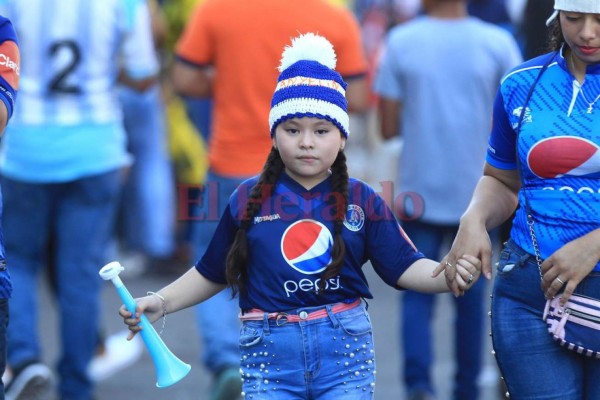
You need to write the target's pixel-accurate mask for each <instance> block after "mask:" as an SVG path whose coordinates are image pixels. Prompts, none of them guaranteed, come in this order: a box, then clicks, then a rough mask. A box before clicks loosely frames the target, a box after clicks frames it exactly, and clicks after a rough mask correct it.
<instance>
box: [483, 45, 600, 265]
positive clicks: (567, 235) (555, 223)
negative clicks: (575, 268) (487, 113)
mask: <svg viewBox="0 0 600 400" xmlns="http://www.w3.org/2000/svg"><path fill="white" fill-rule="evenodd" d="M550 58H553V59H552V61H551V62H550V64H549V66H548V68H547V70H546V71H545V72H544V73H543V75H542V76H541V78H540V80H539V82H538V83H537V85H536V87H535V91H534V92H533V95H532V96H531V99H530V100H529V102H528V103H527V107H526V108H525V111H524V112H525V114H524V117H523V122H522V125H521V129H520V133H519V145H518V149H519V159H520V163H521V165H522V171H521V173H522V179H523V180H524V184H523V187H522V189H521V191H520V192H519V204H520V207H519V209H518V210H517V212H516V216H515V219H514V221H513V227H512V232H511V237H512V238H513V240H515V241H516V242H517V244H518V245H519V246H521V247H522V248H523V249H525V250H526V251H527V252H529V253H530V254H535V251H534V249H533V245H532V238H531V235H530V232H529V228H528V225H527V221H526V213H525V210H524V207H525V199H524V196H527V199H528V201H529V204H530V206H531V209H532V210H533V218H534V221H535V222H534V229H535V235H536V238H537V241H538V243H539V246H540V251H541V255H542V258H547V257H549V256H550V255H552V254H553V253H554V252H555V251H556V250H558V249H559V248H560V247H562V246H563V245H564V244H566V243H568V242H570V241H573V240H575V239H577V238H579V237H581V236H583V235H585V234H587V233H588V232H590V231H593V230H595V229H599V228H600V101H599V99H600V64H595V65H588V67H587V71H586V75H585V81H584V83H583V84H582V85H579V83H578V82H577V80H576V79H575V77H574V76H573V75H572V74H571V72H570V71H569V69H568V67H567V63H568V60H566V59H565V58H564V57H563V51H562V50H561V51H560V52H559V53H550V54H545V55H542V56H540V57H537V58H534V59H532V60H530V61H528V62H526V63H524V64H522V65H521V66H519V67H517V68H515V69H513V70H512V71H511V72H510V73H508V74H507V75H506V77H505V78H504V80H503V82H502V84H501V86H500V90H499V92H498V94H497V97H496V102H495V105H494V121H493V127H492V133H491V137H490V141H489V147H488V152H487V161H488V163H489V164H491V165H492V166H494V167H496V168H501V169H515V168H517V164H516V157H515V154H516V151H515V139H516V128H517V124H518V120H519V116H520V115H521V112H522V110H523V107H524V103H525V99H526V97H527V94H528V92H529V89H530V87H531V86H532V84H533V82H534V81H535V80H536V78H537V76H538V74H539V73H540V70H541V69H542V67H543V65H544V64H545V63H546V62H547V61H548V60H549V59H550ZM594 101H595V102H594ZM595 270H596V271H600V263H598V265H596V268H595Z"/></svg>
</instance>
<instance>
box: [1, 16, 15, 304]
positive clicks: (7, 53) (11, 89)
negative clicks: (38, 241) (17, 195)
mask: <svg viewBox="0 0 600 400" xmlns="http://www.w3.org/2000/svg"><path fill="white" fill-rule="evenodd" d="M19 59H20V55H19V44H18V41H17V35H16V33H15V30H14V28H13V26H12V24H11V22H10V21H9V20H8V19H6V18H4V17H2V16H0V100H2V102H3V103H4V105H5V106H6V110H7V112H8V117H9V118H10V116H11V115H12V111H13V108H14V104H15V100H16V98H17V90H18V88H19V73H20V63H19ZM0 129H1V128H0ZM1 216H2V196H1V194H0V217H1ZM11 292H12V286H11V283H10V276H9V274H8V271H7V270H6V261H5V253H4V239H3V237H2V232H1V231H0V299H6V298H9V297H10V295H11Z"/></svg>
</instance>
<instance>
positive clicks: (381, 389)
mask: <svg viewBox="0 0 600 400" xmlns="http://www.w3.org/2000/svg"><path fill="white" fill-rule="evenodd" d="M368 278H369V282H370V284H371V287H372V290H373V293H374V295H375V299H374V300H372V301H370V307H369V311H370V313H371V317H372V320H373V324H374V330H375V345H376V355H377V364H378V368H377V385H376V390H375V393H376V395H375V399H376V400H389V399H403V398H404V391H403V388H402V385H401V382H400V380H399V378H398V377H399V376H400V373H401V372H400V362H399V359H400V351H399V346H398V337H399V333H398V331H399V329H398V321H399V297H400V294H399V293H398V292H396V291H395V290H393V289H391V288H389V287H388V286H386V285H385V284H384V283H382V281H381V280H380V279H379V278H378V277H377V276H376V275H375V274H374V272H373V271H372V269H371V268H370V267H368ZM171 279H172V277H168V276H164V275H152V274H146V275H142V276H138V277H135V278H133V277H132V278H125V277H124V278H123V281H124V282H125V284H126V286H127V288H128V289H129V291H130V292H131V293H132V295H133V296H134V297H136V296H140V295H142V294H143V293H145V292H146V291H147V290H157V289H159V288H160V287H162V286H164V285H165V284H166V283H168V282H170V280H171ZM40 288H41V289H40V290H42V293H43V296H42V301H43V304H44V305H45V306H43V312H42V313H41V314H42V315H43V319H42V321H41V325H40V328H41V329H42V331H43V332H44V338H45V339H44V340H45V343H44V346H45V358H46V361H47V362H48V363H49V364H50V365H51V364H52V363H53V362H55V360H56V354H57V346H58V343H57V341H56V339H57V337H56V329H55V328H56V315H55V311H54V308H53V307H52V306H48V305H50V304H51V302H50V301H49V299H48V296H47V290H46V288H45V286H44V285H41V286H40ZM120 304H121V301H120V299H119V297H118V295H117V292H116V291H115V289H114V287H113V286H112V284H110V283H106V287H105V289H104V292H103V306H104V308H105V312H104V315H103V321H104V322H103V323H104V326H105V327H106V330H107V333H109V334H116V333H118V332H120V331H122V330H123V325H122V322H121V320H120V318H119V317H118V316H117V314H116V313H117V309H118V307H119V305H120ZM451 304H452V301H451V298H450V295H449V294H444V295H440V296H439V298H438V305H437V307H438V308H437V317H436V319H435V332H436V336H435V337H436V357H437V362H436V364H435V367H434V371H433V374H434V377H435V381H436V384H437V386H438V388H439V393H438V399H439V400H450V396H449V392H450V386H449V385H450V377H451V376H452V374H453V369H454V366H453V361H452V351H451V345H450V343H451V341H452V333H451V331H450V330H449V327H450V324H451V319H452V316H453V308H452V307H451ZM156 329H157V330H160V325H159V324H157V325H156ZM162 337H163V340H164V342H165V343H166V345H167V346H168V347H169V349H170V350H171V351H172V352H173V353H174V354H175V355H176V356H177V357H179V358H180V359H181V360H183V361H185V362H187V363H189V364H191V365H192V370H191V372H190V373H189V375H188V376H186V377H185V378H184V379H183V380H181V381H180V382H178V383H177V384H175V385H173V386H170V387H168V388H157V387H155V383H156V372H155V367H154V364H153V363H152V360H151V358H150V356H149V354H148V352H147V350H146V349H145V347H143V348H141V349H140V351H141V354H140V357H139V358H138V359H137V361H135V363H134V364H133V365H131V366H129V367H127V368H125V369H123V370H120V371H119V372H117V373H116V374H113V375H111V376H109V377H107V378H106V379H104V380H102V381H100V382H99V383H98V387H97V397H96V398H97V400H129V399H132V398H141V399H145V400H159V399H165V400H167V399H168V400H188V399H189V400H192V399H193V400H204V399H207V398H208V396H207V393H208V390H209V387H210V377H209V375H208V374H207V372H206V370H204V369H203V367H202V366H201V365H200V363H199V361H198V360H199V357H200V351H201V348H200V341H199V340H198V332H197V330H196V324H195V322H194V314H193V312H192V311H191V310H184V311H181V312H179V313H177V314H172V315H169V317H168V321H167V326H166V329H165V331H164V332H163V336H162ZM488 342H489V341H488ZM488 346H489V345H488ZM133 347H135V346H133ZM133 347H132V349H133ZM132 351H133V350H132ZM486 365H487V367H486V369H485V370H484V371H483V373H482V379H481V380H482V395H481V400H499V396H498V395H497V393H498V390H497V388H496V382H497V373H496V369H495V366H494V364H493V360H492V358H491V356H490V355H489V351H486Z"/></svg>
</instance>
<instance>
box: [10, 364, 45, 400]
mask: <svg viewBox="0 0 600 400" xmlns="http://www.w3.org/2000/svg"><path fill="white" fill-rule="evenodd" d="M13 374H14V375H13V378H12V379H11V381H10V383H9V384H8V386H6V400H47V399H50V398H52V381H53V379H52V371H50V368H48V367H47V366H46V365H44V364H41V363H38V362H36V363H31V364H28V365H26V366H24V367H22V368H17V369H15V370H13Z"/></svg>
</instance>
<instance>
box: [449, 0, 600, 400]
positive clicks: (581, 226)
mask: <svg viewBox="0 0 600 400" xmlns="http://www.w3.org/2000/svg"><path fill="white" fill-rule="evenodd" d="M548 25H549V27H550V31H551V38H550V39H551V40H550V44H551V46H552V51H551V52H549V53H547V54H544V55H541V56H539V57H537V58H534V59H532V60H529V61H527V62H525V63H524V64H522V65H520V66H518V67H516V68H514V69H513V70H512V71H510V72H509V73H508V74H507V75H506V76H505V77H504V79H503V81H502V83H501V86H500V89H499V91H498V94H497V98H496V102H495V106H494V118H493V121H494V122H493V127H492V131H491V136H490V139H489V147H488V152H487V163H486V165H485V169H484V173H483V177H482V178H481V180H480V182H479V184H478V186H477V188H476V190H475V192H474V194H473V197H472V200H471V203H470V205H469V207H468V208H467V210H466V212H465V213H464V215H463V216H462V218H461V224H460V228H459V231H458V234H457V236H456V238H455V241H454V244H453V246H452V248H451V250H450V252H449V254H448V255H447V257H446V260H447V261H448V262H450V263H452V262H453V260H455V259H456V257H457V256H460V255H461V254H464V253H468V254H476V255H478V256H479V257H480V259H481V261H482V265H483V273H484V275H485V276H486V277H488V278H490V277H491V263H490V255H491V248H490V242H489V237H488V235H487V233H486V231H489V230H490V229H492V228H494V227H496V226H498V225H500V224H501V223H502V222H504V221H505V220H507V219H508V218H509V217H510V216H511V215H512V213H513V212H514V211H515V209H516V213H515V217H514V219H513V224H512V229H511V232H510V239H509V240H508V242H507V243H506V245H505V247H504V249H503V251H502V253H501V254H500V259H499V262H498V265H497V271H496V272H497V276H496V278H495V283H494V290H493V295H492V312H491V316H492V340H493V347H494V350H495V354H496V360H497V362H498V365H499V367H500V370H501V373H502V375H503V377H504V379H505V382H506V385H507V388H508V391H509V393H510V397H511V398H513V399H561V400H569V399H573V400H575V399H578V400H581V399H590V400H591V399H600V385H598V382H599V381H600V360H598V359H591V358H587V357H585V356H582V355H579V354H577V353H575V352H572V351H569V350H566V349H565V348H563V347H560V346H559V345H558V344H556V343H555V342H554V341H553V340H552V339H551V336H550V335H549V334H548V331H547V326H546V323H545V322H544V321H543V320H542V313H543V310H544V304H545V302H546V299H550V298H553V297H554V296H556V295H558V294H561V293H562V302H563V304H564V302H565V301H566V300H567V299H568V298H569V297H570V296H571V295H572V294H573V293H579V294H583V295H587V296H590V297H595V298H600V262H599V261H600V101H599V100H600V2H599V1H589V0H556V2H555V12H554V13H553V14H552V16H551V17H550V19H549V20H548ZM532 87H533V89H532ZM517 155H518V156H517ZM528 210H529V212H528ZM527 214H530V215H531V218H528V215H527ZM452 275H453V274H452V273H448V274H447V278H449V281H450V282H451V281H452Z"/></svg>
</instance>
